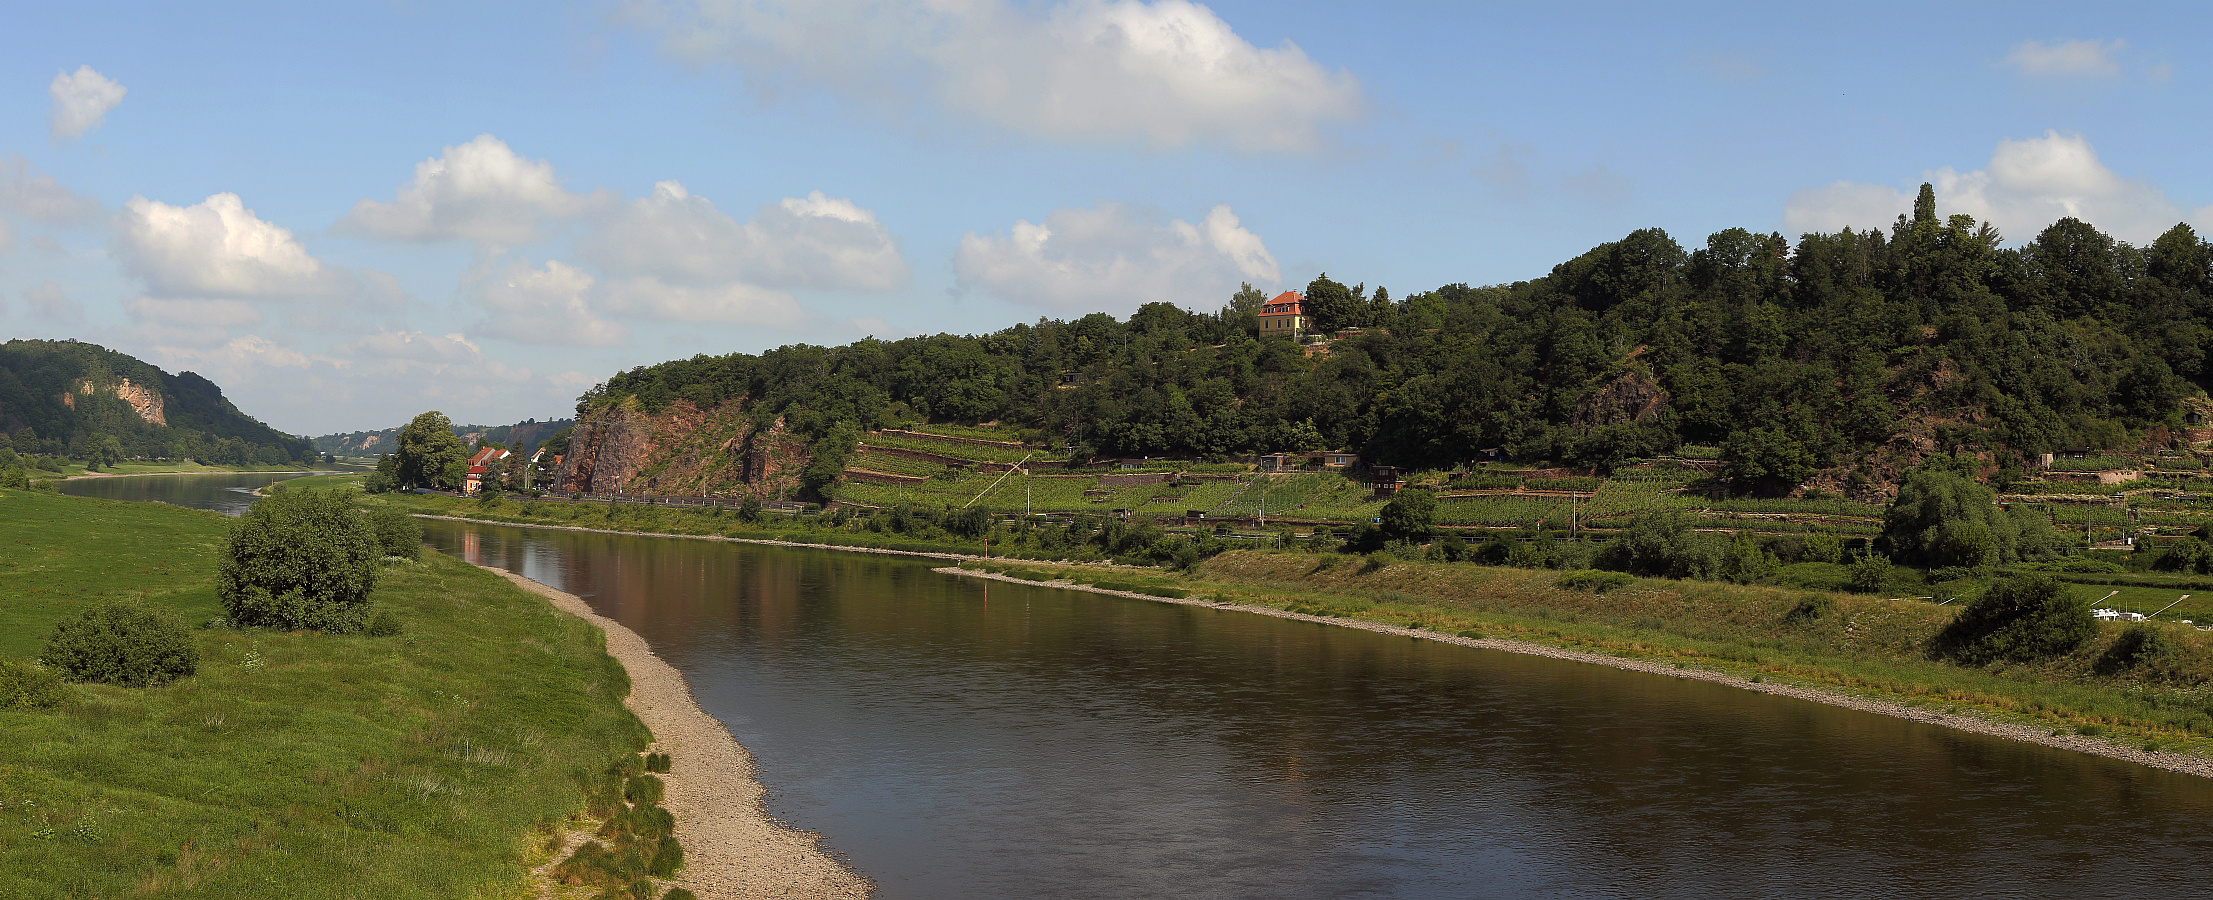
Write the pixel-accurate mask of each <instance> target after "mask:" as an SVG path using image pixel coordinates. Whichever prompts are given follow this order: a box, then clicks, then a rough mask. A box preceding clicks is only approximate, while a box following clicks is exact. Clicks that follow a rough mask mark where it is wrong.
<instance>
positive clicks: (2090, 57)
mask: <svg viewBox="0 0 2213 900" xmlns="http://www.w3.org/2000/svg"><path fill="white" fill-rule="evenodd" d="M2127 49H2128V42H2127V41H2123V40H2120V39H2118V38H2116V39H2114V40H2110V41H2057V42H2053V43H2049V44H2047V43H2045V42H2043V41H2022V42H2021V43H2018V44H2015V45H2013V51H2012V52H2011V53H2007V54H2006V59H2005V61H2006V65H2009V66H2012V67H2013V68H2014V69H2016V70H2019V71H2020V73H2021V74H2023V75H2030V76H2034V77H2039V78H2118V77H2120V75H2121V62H2120V60H2119V58H2118V57H2119V56H2120V55H2121V53H2122V52H2123V51H2125V50H2127Z"/></svg>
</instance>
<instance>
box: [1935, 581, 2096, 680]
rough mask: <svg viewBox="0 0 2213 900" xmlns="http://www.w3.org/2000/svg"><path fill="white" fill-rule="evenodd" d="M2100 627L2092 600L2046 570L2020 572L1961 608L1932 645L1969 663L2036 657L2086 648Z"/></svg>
mask: <svg viewBox="0 0 2213 900" xmlns="http://www.w3.org/2000/svg"><path fill="white" fill-rule="evenodd" d="M2097 632H2098V625H2097V620H2095V619H2093V618H2091V617H2090V605H2089V604H2087V603H2084V602H2083V601H2082V599H2081V598H2079V597H2076V596H2074V595H2072V594H2070V593H2068V592H2067V590H2066V589H2065V588H2064V587H2062V586H2061V585H2060V583H2059V582H2057V581H2053V580H2052V579H2050V578H2048V577H2045V576H2042V575H2016V576H2013V577H2011V578H2007V579H2005V580H2002V581H2000V582H1998V583H1997V584H1995V585H1992V586H1991V588H1990V590H1989V592H1987V593H1985V594H1983V595H1982V596H1981V597H1979V598H1976V600H1975V602H1973V603H1970V604H1968V605H1967V608H1966V609H1964V610H1961V611H1960V614H1959V618H1956V619H1953V620H1952V623H1951V624H1950V625H1947V626H1945V627H1944V630H1943V631H1941V632H1938V633H1937V636H1936V640H1935V641H1934V642H1932V643H1931V645H1930V649H1931V650H1932V651H1934V652H1935V653H1936V655H1938V656H1946V657H1950V658H1952V659H1956V660H1958V661H1960V662H1963V663H1967V664H1969V665H1982V664H1985V663H1992V662H1999V661H2009V662H2031V661H2034V660H2038V659H2048V658H2051V657H2054V656H2064V655H2066V654H2069V653H2073V652H2075V651H2076V650H2079V649H2081V648H2082V645H2083V644H2086V643H2088V642H2089V641H2090V638H2091V637H2092V636H2094V635H2096V634H2097Z"/></svg>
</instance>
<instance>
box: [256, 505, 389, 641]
mask: <svg viewBox="0 0 2213 900" xmlns="http://www.w3.org/2000/svg"><path fill="white" fill-rule="evenodd" d="M379 558H380V553H379V551H378V548H377V543H376V541H375V539H374V537H373V535H372V534H371V533H370V530H369V526H368V524H367V523H365V522H363V521H362V520H361V517H360V516H357V515H355V514H354V512H353V509H352V507H351V506H350V505H348V503H347V502H346V498H345V497H344V496H343V495H341V494H338V493H335V492H334V493H329V494H325V493H319V492H316V491H308V490H290V491H277V492H276V493H274V494H271V495H270V496H268V497H266V498H263V499H262V500H260V501H259V502H256V503H255V504H254V505H253V507H252V508H250V509H248V510H246V514H245V515H244V516H242V517H240V518H239V520H238V523H237V524H236V525H233V526H232V527H231V536H230V543H229V544H228V546H226V547H225V548H224V552H223V560H222V563H221V565H220V567H219V568H218V569H217V570H216V577H215V592H216V594H217V596H220V597H221V598H222V600H223V609H224V610H225V611H226V612H227V613H228V614H229V616H230V620H231V621H232V622H233V623H235V624H237V625H239V626H242V627H252V626H266V627H271V628H286V629H292V628H312V629H317V630H321V631H328V632H332V633H336V634H344V633H348V632H354V631H359V630H361V628H362V627H363V626H365V625H367V624H368V617H369V591H370V590H371V589H372V588H374V587H375V586H376V578H377V562H378V560H379Z"/></svg>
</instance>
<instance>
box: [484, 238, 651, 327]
mask: <svg viewBox="0 0 2213 900" xmlns="http://www.w3.org/2000/svg"><path fill="white" fill-rule="evenodd" d="M597 283H598V279H595V278H593V277H592V276H591V274H590V273H588V272H585V271H584V270H582V269H579V268H577V267H575V266H572V265H569V264H568V263H564V262H561V261H560V260H552V259H549V260H547V261H546V264H545V265H544V266H539V267H533V266H531V265H530V262H529V261H528V260H516V261H513V262H510V263H508V264H507V265H506V266H505V267H503V268H500V269H498V270H496V271H494V272H492V273H491V274H489V275H488V276H485V277H481V278H479V279H478V282H477V285H476V290H475V296H474V299H475V301H476V303H477V305H479V306H481V307H483V309H484V312H485V318H484V320H483V321H481V322H478V323H477V324H476V326H475V329H476V331H477V332H478V333H480V334H484V335H487V336H491V337H499V338H506V339H508V340H511V341H518V342H521V343H526V344H553V345H568V346H582V347H602V346H607V345H610V344H619V343H622V342H623V341H626V340H628V339H629V337H630V330H629V329H628V328H625V327H624V326H623V325H621V324H620V323H617V322H611V321H608V320H607V319H604V318H601V317H600V315H599V313H598V312H597V311H595V310H594V309H593V308H592V302H591V299H592V294H593V293H594V287H595V286H596V285H597Z"/></svg>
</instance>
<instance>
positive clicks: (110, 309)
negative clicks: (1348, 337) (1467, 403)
mask: <svg viewBox="0 0 2213 900" xmlns="http://www.w3.org/2000/svg"><path fill="white" fill-rule="evenodd" d="M2196 13H2197V11H2196V10H2194V9H2192V8H2191V7H2186V6H2180V5H2175V6H2119V5H2106V6H2099V7H2095V8H2092V7H2089V6H2086V5H2075V6H2073V7H2071V8H2066V9H2062V8H2058V7H2056V6H2055V7H2053V8H2051V9H2039V8H2013V9H2007V10H2005V11H2004V13H2003V14H2002V15H2000V14H1996V13H1993V12H1991V11H1989V10H1987V9H1970V8H1965V7H1964V6H1962V7H1959V8H1955V7H1954V6H1951V5H1944V4H1926V3H1922V4H1911V5H1907V4H1887V5H1886V4H1873V3H1860V4H1832V5H1824V6H1821V7H1819V8H1814V9H1808V8H1800V7H1799V6H1798V5H1792V4H1772V3H1767V4H1703V5H1691V6H1685V5H1661V4H1600V3H1553V4H1542V5H1537V4H1501V5H1498V6H1496V7H1491V6H1484V5H1477V4H1465V3H1456V4H1420V3H1407V4H1394V5H1388V6H1381V7H1376V8H1367V7H1350V6H1347V5H1344V4H1327V5H1325V4H1295V3H1280V2H1279V3H1257V2H1255V3H1247V2H1223V3H1213V4H1206V5H1199V4H1193V3H1186V2H1174V0H1160V2H1150V3H1148V2H1135V0H1097V2H1092V0H1067V2H1045V3H1023V2H1010V0H935V2H923V0H873V2H867V3H862V2H857V0H817V2H812V3H792V4H780V3H774V2H751V0H695V2H676V3H663V2H651V0H635V2H598V3H582V4H569V5H563V4H554V3H545V4H494V3H484V4H428V3H418V2H392V3H364V4H354V5H350V6H344V7H336V6H335V5H328V4H266V5H231V6H228V7H225V8H224V9H222V10H217V11H213V12H209V11H202V10H189V9H185V8H182V7H180V6H178V5H174V4H147V5H138V4H102V3H85V4H72V5H48V6H44V7H26V8H23V9H17V10H13V11H11V13H10V21H9V23H8V25H7V27H6V29H5V30H4V31H0V49H4V50H5V52H4V53H0V334H4V335H6V336H10V337H47V338H61V337H75V338H79V339H83V340H88V341H94V342H97V343H101V344H105V345H108V346H112V347H115V348H117V349H120V350H123V351H126V352H129V353H132V354H134V355H137V356H140V357H141V358H144V359H147V360H149V361H151V362H154V363H156V364H158V365H161V366H163V367H165V368H169V369H171V370H172V371H175V370H179V369H190V370H193V371H198V372H200V373H202V374H205V375H207V376H209V377H210V378H213V379H215V380H216V381H217V382H218V383H220V384H222V385H224V386H225V388H226V389H227V390H228V391H229V392H230V394H231V395H232V397H233V398H234V399H235V400H236V401H237V402H238V403H239V405H240V406H241V407H242V408H244V409H246V410H247V411H248V412H250V413H252V414H254V415H257V416H259V417H261V418H263V419H264V420H265V421H268V422H269V423H270V424H272V425H275V426H277V427H279V428H282V429H285V430H287V431H293V432H299V433H323V432H328V431H337V430H351V429H356V428H376V427H385V426H389V425H393V424H397V423H399V422H401V421H404V420H405V418H406V417H408V416H411V415H413V414H414V413H416V412H420V411H421V410H423V409H429V408H439V409H443V410H444V411H445V412H447V413H448V414H449V415H451V416H453V417H454V418H455V419H456V420H462V421H478V422H486V423H496V422H506V421H514V420H518V419H521V418H524V417H531V416H535V417H540V418H544V417H550V416H558V415H562V414H565V413H566V412H567V410H568V409H569V408H570V407H571V405H572V404H573V400H574V398H575V396H576V395H577V394H579V393H581V392H582V391H583V390H584V389H586V388H588V387H590V386H591V385H592V384H594V383H596V382H598V381H600V380H603V379H604V378H605V377H606V376H607V375H609V374H611V373H612V372H615V371H619V370H622V369H627V368H630V367H632V366H636V365H642V364H650V363H653V362H658V361H661V360H665V359H669V358H673V357H681V356H689V355H692V354H695V353H726V352H730V351H758V350H762V349H765V348H768V347H772V346H776V345H779V344H785V343H792V342H802V341H803V342H810V343H843V342H846V341H850V340H853V339H855V338H859V337H862V336H864V335H867V334H875V335H877V336H880V337H900V336H906V335H911V334H918V333H932V332H940V331H954V332H983V331H991V330H996V329H998V328H1002V327H1005V326H1007V325H1010V324H1013V323H1015V322H1018V321H1032V320H1035V319H1037V318H1038V317H1040V316H1050V317H1055V318H1073V317H1075V316H1080V315H1082V314H1085V313H1088V312H1092V311H1100V310H1104V311H1107V312H1112V313H1115V314H1118V315H1120V314H1126V313H1128V312H1129V311H1130V310H1132V309H1134V308H1135V307H1136V306H1137V305H1138V304H1140V303H1143V302H1148V301H1152V300H1168V301H1171V302H1175V303H1178V304H1181V305H1184V306H1187V307H1191V308H1196V309H1209V310H1210V309H1213V308H1216V307H1219V306H1221V305H1222V304H1223V303H1224V302H1226V301H1227V299H1228V296H1229V294H1230V292H1231V291H1233V290H1235V289H1236V287H1237V285H1238V284H1239V283H1240V282H1247V281H1249V282H1252V283H1254V284H1256V285H1258V286H1260V287H1263V288H1266V289H1270V290H1277V289H1282V288H1295V287H1298V286H1300V285H1303V284H1305V282H1306V281H1307V280H1309V279H1311V278H1312V277H1313V276H1314V275H1315V274H1317V273H1319V272H1323V271H1327V272H1328V273H1329V274H1330V275H1331V276H1332V277H1336V278H1339V279H1341V280H1344V281H1346V282H1348V283H1350V282H1364V283H1366V284H1368V285H1369V286H1370V287H1371V288H1372V287H1374V286H1377V285H1383V286H1388V287H1389V288H1390V289H1391V290H1392V292H1393V293H1394V294H1398V295H1403V294H1405V293H1408V292H1410V291H1417V290H1425V289H1429V288H1433V287H1436V286H1438V285H1441V284H1449V283H1454V282H1466V283H1471V284H1487V283H1499V282H1510V281H1515V280H1521V279H1526V278H1530V277H1534V276H1537V275H1541V274H1543V273H1544V272H1545V271H1547V270H1548V269H1549V268H1550V267H1551V266H1552V265H1553V264H1555V263H1557V262H1560V261H1562V260H1564V259H1566V258H1568V257H1571V256H1573V255H1575V254H1577V253H1580V252H1582V251H1583V250H1586V249H1588V248H1590V247H1591V246H1593V245H1595V244H1598V243H1601V242H1604V241H1608V240H1613V239H1616V238H1619V237H1620V236H1622V235H1623V234H1626V233H1628V232H1629V231H1631V230H1634V229H1637V228H1643V227H1655V226H1656V227H1660V228H1664V229H1666V230H1667V231H1668V232H1669V233H1670V234H1672V235H1674V236H1675V238H1676V239H1677V240H1678V241H1679V242H1682V243H1683V244H1685V245H1686V246H1693V247H1695V246H1698V245H1700V244H1702V243H1703V241H1704V240H1705V236H1706V235H1707V234H1709V233H1711V232H1714V231H1717V230H1720V229H1723V228H1728V227H1745V228H1752V229H1757V230H1763V231H1765V230H1775V231H1780V232H1782V233H1784V234H1785V235H1786V236H1790V237H1793V238H1795V237H1796V236H1797V235H1798V234H1801V233H1803V232H1805V231H1809V230H1821V231H1832V230H1835V229H1836V228H1839V227H1842V226H1844V225H1852V226H1855V227H1862V228H1864V227H1869V226H1881V225H1885V224H1887V223H1888V222H1889V221H1890V220H1891V219H1892V218H1894V217H1895V216H1896V215H1897V213H1898V212H1901V211H1903V210H1904V209H1905V207H1906V206H1907V205H1908V203H1907V200H1908V198H1910V196H1911V193H1912V191H1913V190H1914V188H1915V187H1916V186H1917V185H1918V184H1919V183H1920V182H1922V181H1924V180H1929V181H1933V182H1935V183H1936V184H1937V186H1938V189H1939V198H1938V200H1939V207H1940V210H1941V211H1942V212H1945V213H1947V214H1949V213H1953V212H1966V213H1970V214H1972V215H1975V216H1977V217H1978V218H1981V219H1988V220H1991V221H1994V222H1996V223H1997V224H1998V225H1999V227H2000V228H2001V229H2002V230H2003V231H2004V233H2005V234H2006V235H2007V237H2008V239H2009V240H2012V241H2015V242H2018V241H2021V240H2025V239H2028V238H2031V237H2033V236H2034V234H2035V233H2036V231H2038V230H2040V229H2041V228H2042V227H2044V226H2045V225H2047V224H2049V223H2050V222H2051V221H2053V220H2054V219H2056V218H2058V217H2059V216H2062V215H2069V214H2072V215H2076V216H2078V217H2081V218H2084V219H2086V220H2088V221H2091V222H2092V223H2094V224H2097V225H2098V226H2100V227H2101V228H2104V229H2106V230H2107V231H2109V232H2110V233H2113V234H2115V235H2116V236H2119V237H2121V238H2123V239H2126V240H2130V241H2133V242H2137V243H2142V242H2145V241H2148V240H2149V239H2150V238H2151V237H2152V236H2154V235H2156V234H2157V233H2159V232H2160V231H2162V230H2164V229H2165V228H2167V227H2169V226H2171V225H2173V224H2174V223H2175V222H2178V221H2187V222H2190V223H2192V224H2193V225H2195V226H2197V227H2199V228H2200V230H2201V231H2202V230H2205V228H2206V227H2207V226H2208V225H2213V181H2209V176H2208V174H2207V172H2206V167H2205V166H2204V165H2203V163H2202V160H2203V158H2204V157H2203V151H2202V147H2203V146H2204V144H2205V142H2206V138H2207V132H2208V128H2207V126H2206V125H2205V123H2204V117H2203V115H2202V111H2203V110H2202V107H2203V104H2202V102H2200V101H2199V100H2198V98H2200V97H2203V96H2205V95H2206V93H2207V90H2206V89H2207V87H2208V86H2209V85H2208V80H2209V78H2213V73H2209V72H2208V71H2207V70H2206V69H2204V68H2202V67H2201V66H2199V65H2198V64H2197V63H2196V62H2194V59H2196V58H2199V57H2202V56H2203V55H2204V54H2203V53H2202V52H2193V51H2199V50H2201V49H2202V48H2203V47H2204V46H2205V45H2206V43H2207V38H2208V33H2207V32H2208V27H2207V24H2206V22H2207V17H2205V16H2203V15H2202V14H2196Z"/></svg>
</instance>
